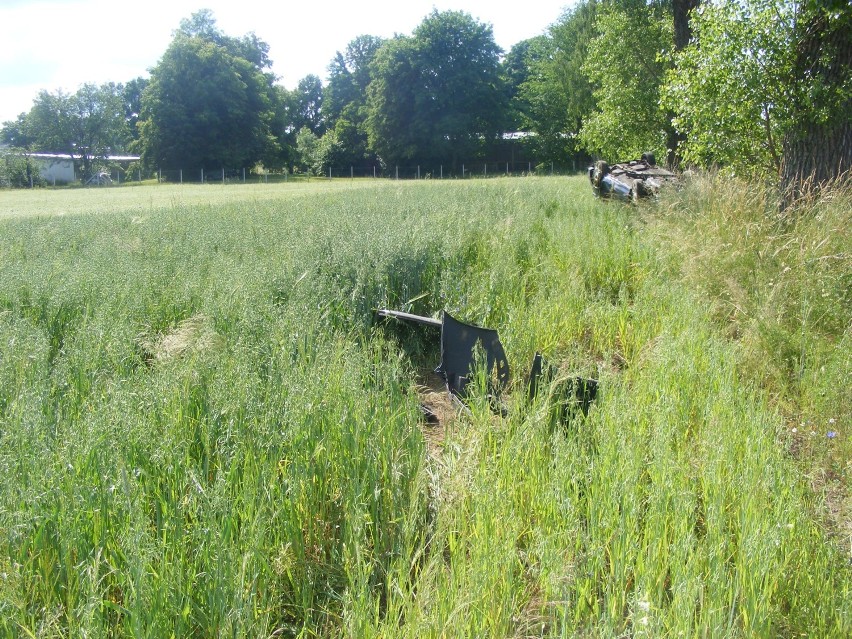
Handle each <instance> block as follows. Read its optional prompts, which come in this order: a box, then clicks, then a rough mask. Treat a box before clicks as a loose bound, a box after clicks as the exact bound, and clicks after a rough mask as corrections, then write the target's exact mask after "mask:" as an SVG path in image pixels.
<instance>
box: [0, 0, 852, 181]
mask: <svg viewBox="0 0 852 639" xmlns="http://www.w3.org/2000/svg"><path fill="white" fill-rule="evenodd" d="M271 68H272V62H271V60H270V58H269V46H268V45H267V44H266V43H265V42H263V41H262V40H260V39H259V38H258V37H257V36H256V35H255V34H253V33H249V34H247V35H244V36H241V37H233V36H229V35H226V34H225V33H223V32H222V31H221V30H220V29H219V27H218V26H217V24H216V20H215V19H214V17H213V14H212V13H211V12H210V11H208V10H202V11H199V12H197V13H195V14H193V15H192V16H190V17H189V18H187V19H185V20H183V21H182V22H181V23H180V26H179V28H178V29H177V30H176V31H175V32H174V34H173V39H172V41H171V43H170V45H169V46H168V48H167V49H166V51H165V52H164V54H163V56H162V57H161V58H160V60H159V61H158V62H157V64H156V66H155V67H154V68H153V69H152V70H151V76H150V78H135V79H132V80H130V81H128V82H127V83H126V84H123V85H122V84H105V85H101V86H95V85H83V86H82V87H80V89H79V90H78V91H77V92H76V93H73V94H68V93H65V92H63V91H56V92H53V93H51V92H47V91H43V92H41V93H39V95H38V96H37V97H36V99H35V100H34V103H33V107H32V109H31V110H30V111H29V112H28V113H22V114H21V115H20V116H19V117H18V118H17V119H16V120H13V121H10V122H5V123H4V124H3V127H2V130H0V141H2V143H3V144H4V145H6V146H11V147H15V148H23V149H27V150H42V151H51V152H64V153H70V154H73V155H74V156H75V157H77V158H79V159H80V161H81V163H82V164H83V173H84V175H86V176H88V174H89V172H90V170H91V167H92V163H93V159H95V158H97V157H103V156H105V155H106V154H108V153H114V152H116V151H120V150H125V149H127V150H133V151H136V152H139V153H140V154H141V155H142V156H143V159H144V161H145V163H146V164H147V165H148V166H149V167H151V168H153V167H157V166H160V167H163V168H179V167H182V168H211V169H213V168H220V167H245V166H251V165H254V164H256V163H258V162H261V163H263V164H264V165H266V166H270V167H282V166H286V167H289V168H295V167H296V166H299V167H301V168H306V169H309V170H311V171H313V172H315V173H325V172H326V169H327V168H328V167H329V166H334V165H343V166H345V165H347V164H348V165H362V166H363V165H364V164H367V165H376V164H384V165H385V166H392V165H395V164H396V165H399V164H406V163H408V164H409V165H413V164H414V163H416V164H418V165H424V166H425V167H429V168H434V167H435V166H436V165H437V164H438V163H440V164H442V165H446V166H447V167H448V168H449V169H450V170H452V169H453V168H456V169H457V168H458V165H459V164H460V163H463V162H470V161H474V160H481V159H487V158H488V156H489V154H495V153H496V152H497V149H498V148H499V146H498V145H499V141H500V139H501V137H502V136H501V134H503V133H505V132H511V131H517V130H521V131H524V132H527V133H528V134H529V135H527V136H525V137H524V142H523V147H522V150H524V151H525V152H526V153H529V154H531V155H532V158H531V159H535V160H536V161H543V160H554V159H557V160H559V159H561V160H562V161H566V160H568V159H569V158H571V159H576V158H578V157H585V156H593V157H603V158H605V159H609V160H613V161H618V160H623V159H630V158H632V157H637V156H639V155H640V154H641V153H642V152H645V151H653V152H655V154H656V156H657V157H658V158H663V157H667V158H668V161H669V162H670V163H676V162H678V161H680V160H682V161H683V162H685V163H687V164H690V165H694V166H700V167H710V166H716V167H722V168H723V169H724V170H727V171H730V172H733V173H737V174H741V175H748V176H751V177H760V178H770V179H773V180H777V181H778V182H779V183H780V184H781V186H782V188H783V189H784V190H785V191H786V192H790V193H795V192H799V191H801V190H802V188H803V185H805V184H806V183H807V182H808V180H812V181H816V182H821V181H825V180H828V179H832V178H833V177H836V176H838V175H840V174H842V173H843V172H844V171H847V170H849V168H850V166H852V157H850V156H852V130H850V129H852V115H850V113H852V106H850V100H852V98H851V97H850V96H852V79H850V69H852V8H850V5H849V3H848V0H801V1H797V2H792V1H791V0H712V1H711V0H705V1H703V2H702V1H701V0H579V2H578V3H577V4H575V5H574V6H573V7H572V8H570V9H568V10H566V11H565V13H564V14H563V15H562V16H561V17H560V19H559V20H557V21H556V22H555V23H554V24H552V25H549V26H548V27H547V29H546V31H545V32H544V33H543V34H542V35H540V36H536V37H534V38H531V39H529V40H525V41H523V42H519V43H517V44H516V45H515V46H514V47H512V49H511V50H510V51H509V52H508V53H507V54H505V55H504V52H503V51H502V50H501V49H500V48H499V47H498V46H497V45H496V43H495V41H494V36H493V32H492V28H491V26H490V25H487V24H483V23H481V22H479V21H477V20H475V19H474V18H472V17H471V16H470V15H469V14H467V13H464V12H461V11H438V10H437V9H433V10H432V11H431V12H430V13H429V14H427V15H426V16H425V17H424V19H423V20H422V22H421V23H420V24H419V25H418V26H417V27H416V28H415V29H414V31H413V32H412V33H411V34H410V35H397V36H395V37H393V38H391V39H389V40H384V39H382V38H378V37H375V36H371V35H361V36H358V37H357V38H355V39H353V40H352V41H351V42H349V44H348V45H347V46H346V48H345V49H343V50H341V51H338V52H337V53H336V54H335V56H334V57H333V59H332V60H331V61H330V62H329V65H328V81H327V84H325V85H323V80H322V79H321V78H320V77H319V76H316V75H308V76H306V77H304V78H301V79H300V80H299V81H298V83H297V85H296V86H295V87H294V88H292V89H287V88H285V87H283V86H282V85H280V84H278V83H277V78H276V77H275V76H274V75H273V73H272V72H271ZM515 148H516V147H515V146H513V147H512V152H513V153H514V150H515ZM429 168H427V170H429Z"/></svg>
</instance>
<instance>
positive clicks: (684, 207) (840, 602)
mask: <svg viewBox="0 0 852 639" xmlns="http://www.w3.org/2000/svg"><path fill="white" fill-rule="evenodd" d="M714 203H715V204H714ZM850 208H852V207H850V206H849V198H848V197H845V199H844V198H843V197H838V198H836V199H835V200H834V201H833V202H828V203H827V204H822V205H820V208H819V209H818V210H817V211H814V212H810V213H808V214H804V215H803V216H802V219H801V221H800V222H799V223H798V224H797V225H796V226H792V227H789V226H788V227H784V226H781V225H778V224H777V223H776V222H775V221H773V220H771V218H768V217H766V214H765V210H764V203H763V202H761V201H759V198H756V197H754V196H750V195H749V192H745V193H744V194H743V195H742V196H739V195H738V194H737V191H735V190H725V189H724V188H723V187H720V186H719V185H715V186H709V187H708V186H706V185H705V186H701V185H700V184H699V185H696V186H694V187H691V188H690V189H688V190H686V191H685V192H684V193H683V194H682V195H681V196H679V197H678V201H677V202H668V203H664V204H663V205H662V206H660V207H658V208H657V209H656V210H655V211H653V212H644V213H642V212H640V211H637V209H635V208H632V207H624V206H621V205H614V204H604V203H600V202H595V201H594V200H593V199H592V197H591V194H590V192H589V189H588V187H587V185H586V184H585V183H584V181H583V180H581V179H579V178H578V179H571V180H568V179H536V178H527V179H511V180H510V179H500V180H491V181H477V182H465V183H458V182H425V181H424V182H419V183H387V182H379V183H373V182H369V183H354V184H353V183H349V182H347V183H331V184H329V185H328V186H327V187H326V186H321V187H320V186H316V185H315V184H304V185H298V186H293V187H288V186H283V187H248V186H246V187H214V186H207V187H189V186H185V187H182V188H178V187H152V188H150V189H148V188H144V187H140V188H134V189H113V190H104V191H80V192H43V193H41V194H39V193H8V192H6V193H0V211H2V212H3V213H0V216H3V219H2V220H0V226H2V233H0V531H2V537H0V633H2V634H3V635H4V636H26V635H33V636H69V635H70V636H84V635H85V636H115V635H133V636H151V637H161V636H172V635H174V636H187V635H199V636H210V635H219V634H223V635H234V636H244V635H249V636H269V635H271V634H275V635H276V636H279V635H283V636H293V635H297V634H300V633H301V634H302V636H312V635H315V634H316V635H324V636H328V635H332V636H333V635H336V634H342V635H348V636H359V637H361V636H410V637H423V636H436V637H437V636H477V637H481V636H495V637H496V636H500V637H502V636H511V635H515V636H576V635H604V636H607V635H620V634H628V635H633V636H640V635H641V636H665V635H670V636H679V635H681V634H683V635H684V636H775V635H784V636H790V635H796V634H799V635H809V636H845V635H848V633H849V632H850V629H852V620H850V614H852V610H850V608H852V603H850V602H852V575H850V567H849V548H848V539H846V538H845V537H843V534H844V528H843V526H844V525H848V521H849V519H848V515H844V512H846V513H848V510H846V511H844V510H843V509H844V503H846V504H848V501H844V497H845V496H846V495H848V493H849V491H848V481H849V479H848V478H849V473H850V468H849V462H848V461H847V460H848V459H849V458H850V457H849V452H850V445H849V437H850V431H849V428H850V414H849V411H850V408H849V406H850V402H849V391H848V387H849V384H848V383H849V378H850V362H849V352H850V349H849V342H850V339H852V337H850V327H849V321H850V300H849V272H850V269H849V255H850V240H849V228H850V227H849V223H848V222H849V210H850ZM56 213H64V215H56ZM640 219H642V220H644V222H645V223H642V222H639V220H640ZM755 234H757V235H755ZM823 236H825V237H826V238H828V239H826V240H825V241H823V239H824V237H823ZM755 237H757V238H758V239H757V240H755V239H754V238H755ZM788 267H789V270H788ZM812 283H813V284H814V285H813V286H812V285H811V284H812ZM415 298H416V301H415V302H414V303H413V304H410V305H408V306H409V307H410V308H408V310H411V311H413V312H417V313H430V312H433V311H438V310H439V309H442V308H446V309H448V310H450V311H454V312H455V314H456V315H457V316H459V317H460V318H462V319H465V320H468V321H470V322H474V323H478V324H482V325H486V326H491V327H494V328H497V329H498V330H499V331H500V334H501V338H502V340H503V342H504V344H505V346H506V349H507V353H508V356H509V360H510V363H511V364H512V366H513V373H514V377H515V384H516V385H517V389H518V390H517V392H512V393H510V396H509V397H508V398H507V405H508V414H507V416H506V417H505V418H500V417H495V416H494V415H493V414H492V413H491V411H490V410H488V407H487V406H486V405H485V404H484V402H477V401H474V402H472V404H471V410H470V413H469V414H463V415H460V416H459V418H458V419H457V420H455V421H452V422H449V423H447V424H445V426H444V430H445V432H443V433H441V434H440V435H441V436H440V437H438V438H437V439H442V442H441V444H440V445H439V446H438V447H436V448H434V449H432V451H431V453H430V452H427V449H426V445H425V443H424V437H423V430H424V428H425V427H424V426H422V425H421V424H419V423H418V408H417V404H418V400H417V394H416V393H415V392H414V383H415V373H416V370H415V369H416V368H417V367H419V366H422V364H423V363H424V362H432V363H436V362H437V348H436V346H435V344H434V339H433V338H432V337H430V335H429V334H428V332H426V331H428V329H422V330H410V329H405V328H395V327H393V326H382V325H379V324H377V323H376V321H375V318H374V315H373V310H374V309H375V308H376V307H379V306H384V305H387V306H391V307H394V308H404V307H406V306H407V304H406V303H407V301H409V300H412V299H415ZM537 349H538V350H542V351H543V352H544V353H545V354H546V355H547V356H549V358H550V359H551V360H552V361H556V362H559V363H560V364H561V367H562V370H563V371H564V372H566V373H577V374H584V375H593V376H596V377H598V378H599V379H600V382H601V389H602V390H601V393H600V396H599V398H598V401H597V403H596V406H595V407H594V408H593V409H592V411H591V412H590V414H589V416H588V418H582V417H577V418H575V419H573V420H572V421H571V422H570V423H569V424H568V425H567V426H564V425H558V424H554V423H552V420H551V418H550V415H551V411H550V406H549V403H548V400H547V398H546V396H545V397H544V398H543V399H541V400H539V401H537V402H536V403H535V404H534V405H533V406H525V405H524V403H523V401H522V400H521V397H522V395H523V392H522V385H523V376H524V374H525V370H524V369H526V368H527V367H528V366H529V362H530V361H531V359H532V355H533V353H534V351H535V350H537ZM793 416H796V417H797V422H795V423H798V424H803V425H800V426H799V427H797V431H796V432H795V433H794V432H793V431H792V428H793V427H794V422H790V421H789V420H790V419H791V418H792V417H793ZM830 420H834V421H830ZM812 430H813V432H814V434H813V435H811V434H810V433H811V431H812ZM829 430H830V432H833V433H835V434H836V436H835V437H831V438H829V437H827V434H828V432H829ZM433 435H434V433H433ZM844 464H845V465H844ZM818 475H819V477H817V476H818ZM814 488H817V489H818V491H819V492H814ZM823 492H827V493H828V498H827V499H826V498H825V495H824V494H823ZM844 522H846V524H844ZM846 534H848V533H846ZM844 544H846V545H844Z"/></svg>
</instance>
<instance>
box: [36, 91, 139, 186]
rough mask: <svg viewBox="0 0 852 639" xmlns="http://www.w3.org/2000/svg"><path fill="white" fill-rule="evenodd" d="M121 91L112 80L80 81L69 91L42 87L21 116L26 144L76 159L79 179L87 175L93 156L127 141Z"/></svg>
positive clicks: (96, 157)
mask: <svg viewBox="0 0 852 639" xmlns="http://www.w3.org/2000/svg"><path fill="white" fill-rule="evenodd" d="M123 91H124V89H123V87H122V86H121V85H116V84H112V83H108V84H103V85H101V86H95V85H94V84H84V85H82V86H81V87H80V88H79V89H78V90H77V91H76V93H73V94H68V93H65V92H63V91H61V90H59V91H56V92H55V93H50V92H48V91H42V92H41V93H39V95H38V97H37V98H36V99H35V101H34V102H33V106H32V109H30V112H29V113H28V114H27V115H26V118H25V129H24V130H25V132H26V135H27V137H28V138H29V139H30V140H31V142H30V148H31V149H32V150H37V151H44V152H47V153H67V154H69V155H71V156H73V157H74V158H76V159H79V160H80V161H81V164H82V169H83V171H82V173H83V180H86V179H88V178H89V177H90V176H91V175H92V173H93V172H94V169H95V163H96V161H97V160H99V159H103V158H105V157H106V156H108V155H110V154H113V153H116V152H118V151H121V150H122V149H123V148H124V146H125V144H126V143H127V140H128V136H129V132H128V128H127V122H126V120H125V111H124V101H123Z"/></svg>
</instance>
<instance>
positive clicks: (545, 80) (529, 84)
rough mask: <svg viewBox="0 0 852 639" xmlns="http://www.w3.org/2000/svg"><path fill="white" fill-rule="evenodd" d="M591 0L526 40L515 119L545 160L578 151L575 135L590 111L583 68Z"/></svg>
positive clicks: (591, 100) (592, 6) (592, 105)
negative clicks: (523, 76)
mask: <svg viewBox="0 0 852 639" xmlns="http://www.w3.org/2000/svg"><path fill="white" fill-rule="evenodd" d="M596 7H597V4H596V2H595V0H589V1H588V2H582V3H580V4H578V5H576V6H575V7H574V8H573V9H571V10H569V11H567V12H566V13H565V14H563V16H562V18H561V19H560V20H559V21H557V22H556V23H555V24H553V25H552V26H551V27H550V29H549V31H548V34H547V35H546V36H539V37H537V38H534V39H533V40H530V41H528V42H529V43H530V46H529V47H528V48H527V54H526V56H525V63H526V67H527V69H528V74H527V77H526V79H525V80H524V82H523V83H522V84H521V86H520V90H519V92H518V96H517V98H516V102H521V103H522V105H523V106H521V107H520V108H519V110H520V111H521V113H522V117H521V121H522V124H523V127H524V129H525V130H529V131H534V132H535V133H536V136H535V137H534V138H533V141H534V143H533V146H534V149H535V152H536V154H537V155H539V156H540V157H545V158H568V157H570V156H572V155H573V156H576V155H577V154H578V153H579V152H580V148H579V147H580V145H579V140H578V138H577V133H578V132H579V131H580V130H581V128H582V126H583V123H584V122H585V121H586V119H587V118H588V117H589V115H590V114H591V113H592V112H593V111H594V109H595V100H594V97H593V95H592V85H591V83H590V82H589V79H588V77H587V76H586V74H585V73H584V71H583V62H584V60H585V59H586V58H587V56H588V49H589V44H590V42H591V40H592V38H593V37H594V33H595V32H594V28H595V12H596Z"/></svg>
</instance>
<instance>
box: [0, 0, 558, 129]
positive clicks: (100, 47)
mask: <svg viewBox="0 0 852 639" xmlns="http://www.w3.org/2000/svg"><path fill="white" fill-rule="evenodd" d="M573 1H574V0H530V1H529V2H525V3H517V2H509V1H508V0H450V1H443V0H434V1H432V2H406V1H405V0H366V1H360V2H359V1H358V0H350V1H349V2H340V1H338V0H325V1H321V2H311V1H309V0H301V1H300V0H296V1H295V2H285V1H283V0H277V1H276V2H265V1H261V0H256V1H255V2H239V1H236V0H138V1H137V2H133V1H130V2H128V1H127V0H0V122H3V121H6V120H11V119H14V118H15V117H17V115H18V114H19V113H21V112H22V111H28V110H29V108H30V106H32V101H33V98H35V96H36V95H37V94H38V92H39V91H41V90H42V89H44V90H48V91H55V90H57V89H63V90H65V91H69V92H72V91H75V90H76V89H77V88H78V87H79V86H80V85H81V84H83V83H85V82H94V83H97V84H100V83H103V82H126V81H128V80H131V79H133V78H135V77H138V76H140V75H141V76H147V75H148V69H150V68H151V67H153V66H154V65H155V64H156V63H157V60H158V59H159V58H160V56H161V55H162V54H163V52H164V51H165V50H166V47H167V46H168V45H169V42H170V41H171V37H172V32H173V31H174V30H175V29H176V28H177V26H178V24H179V23H180V21H181V20H182V19H183V18H187V17H189V16H190V15H191V14H192V13H194V12H195V11H198V10H199V9H202V8H208V9H211V10H212V11H213V13H214V15H215V17H216V19H217V22H218V24H219V27H220V28H221V29H222V30H223V31H224V32H225V33H227V34H229V35H233V36H241V35H243V34H245V33H248V32H251V31H253V32H255V33H256V34H257V36H258V37H259V38H261V39H262V40H264V41H266V42H267V43H268V44H269V45H270V52H269V55H270V57H271V58H272V60H273V62H274V67H273V71H274V72H275V73H276V75H278V76H279V77H280V80H279V82H280V83H281V84H283V85H284V86H286V87H288V88H293V87H295V86H296V83H297V82H298V81H299V80H300V79H301V78H303V77H304V76H306V75H308V74H310V73H314V74H316V75H319V76H320V77H321V78H323V81H325V75H326V67H327V66H328V63H329V62H330V61H331V59H332V58H333V56H334V53H335V51H338V50H343V49H344V48H345V47H346V45H347V44H348V43H349V42H350V41H351V40H352V39H354V38H355V37H357V36H359V35H364V34H369V35H375V36H381V37H391V36H393V35H394V34H395V33H400V34H406V35H407V34H410V33H411V32H412V31H413V30H414V28H415V27H416V26H417V25H418V24H419V23H420V22H421V21H422V20H423V18H424V17H425V16H426V15H427V14H428V13H430V12H431V11H432V9H433V8H435V9H438V10H441V11H443V10H447V9H452V10H460V11H466V12H467V13H469V14H470V15H471V16H473V17H474V18H476V19H478V20H480V21H481V22H484V23H487V24H491V25H492V27H493V29H494V39H495V40H496V42H497V44H498V45H499V46H501V47H503V48H504V49H506V50H508V49H509V48H511V47H512V45H514V44H516V43H517V42H520V41H521V40H524V39H526V38H530V37H533V36H535V35H539V34H541V33H543V32H545V31H546V30H547V27H548V26H549V25H550V24H552V23H554V22H555V21H557V20H558V19H559V17H560V16H561V15H562V13H563V12H564V10H565V9H566V8H567V7H569V6H570V5H571V4H572V3H573Z"/></svg>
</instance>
